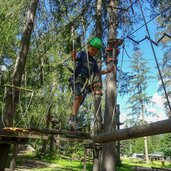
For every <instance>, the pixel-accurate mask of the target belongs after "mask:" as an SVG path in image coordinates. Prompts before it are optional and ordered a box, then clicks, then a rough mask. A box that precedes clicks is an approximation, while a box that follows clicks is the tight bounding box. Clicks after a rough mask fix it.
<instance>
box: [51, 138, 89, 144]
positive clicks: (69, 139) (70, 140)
mask: <svg viewBox="0 0 171 171" xmlns="http://www.w3.org/2000/svg"><path fill="white" fill-rule="evenodd" d="M54 139H55V140H59V141H64V142H81V143H87V141H86V140H84V139H78V138H64V137H54Z"/></svg>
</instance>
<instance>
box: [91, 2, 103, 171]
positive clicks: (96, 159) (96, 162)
mask: <svg viewBox="0 0 171 171" xmlns="http://www.w3.org/2000/svg"><path fill="white" fill-rule="evenodd" d="M96 14H97V18H96V31H97V32H96V36H97V37H99V38H101V37H102V36H101V34H102V0H97V11H96ZM99 61H101V54H100V57H99ZM98 68H99V70H100V71H101V68H102V65H101V63H100V62H99V63H98ZM98 77H99V78H97V80H99V81H100V83H101V85H102V79H101V76H100V75H99V76H98ZM101 99H102V98H101V95H98V94H97V95H95V96H94V108H95V115H94V117H95V122H94V134H98V133H101V132H102V114H101ZM100 150H101V148H100V149H97V148H95V149H94V153H93V171H99V170H100V159H101V157H100V154H101V153H100V152H99V151H100Z"/></svg>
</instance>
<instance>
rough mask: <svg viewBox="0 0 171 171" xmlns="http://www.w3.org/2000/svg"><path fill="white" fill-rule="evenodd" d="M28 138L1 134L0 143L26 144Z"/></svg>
mask: <svg viewBox="0 0 171 171" xmlns="http://www.w3.org/2000/svg"><path fill="white" fill-rule="evenodd" d="M27 142H28V139H25V138H20V137H10V136H5V135H0V144H26V143H27Z"/></svg>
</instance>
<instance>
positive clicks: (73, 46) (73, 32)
mask: <svg viewBox="0 0 171 171" xmlns="http://www.w3.org/2000/svg"><path fill="white" fill-rule="evenodd" d="M71 37H72V50H73V51H74V50H75V41H74V38H75V28H74V26H72V29H71ZM75 62H76V61H75V59H74V58H73V83H74V92H73V94H74V101H75V100H76V99H75V98H76V97H75V84H76V78H75V74H76V73H75V67H76V65H75ZM74 104H75V102H74ZM74 104H73V105H74ZM72 114H73V113H72ZM75 114H76V113H74V115H75Z"/></svg>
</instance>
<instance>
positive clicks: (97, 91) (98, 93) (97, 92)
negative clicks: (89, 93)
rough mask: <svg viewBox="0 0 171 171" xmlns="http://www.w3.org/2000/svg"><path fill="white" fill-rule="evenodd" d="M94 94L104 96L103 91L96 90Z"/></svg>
mask: <svg viewBox="0 0 171 171" xmlns="http://www.w3.org/2000/svg"><path fill="white" fill-rule="evenodd" d="M93 94H94V95H100V96H102V95H103V92H102V90H94V92H93Z"/></svg>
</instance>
